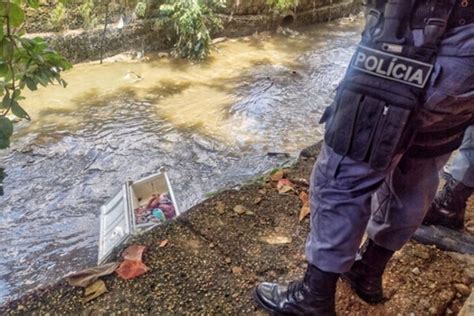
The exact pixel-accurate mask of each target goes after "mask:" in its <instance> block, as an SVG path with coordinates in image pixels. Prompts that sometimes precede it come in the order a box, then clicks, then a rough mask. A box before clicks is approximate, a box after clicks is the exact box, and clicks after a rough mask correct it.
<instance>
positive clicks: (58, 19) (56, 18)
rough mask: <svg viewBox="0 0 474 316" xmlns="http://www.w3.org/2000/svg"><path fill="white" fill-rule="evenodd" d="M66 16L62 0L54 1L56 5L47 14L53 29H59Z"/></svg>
mask: <svg viewBox="0 0 474 316" xmlns="http://www.w3.org/2000/svg"><path fill="white" fill-rule="evenodd" d="M65 18H66V7H65V5H64V3H63V2H58V3H56V7H55V8H54V9H53V10H52V11H51V13H50V14H49V20H48V22H49V24H51V26H52V27H54V28H55V29H57V30H58V29H61V28H62V26H63V24H64V20H65Z"/></svg>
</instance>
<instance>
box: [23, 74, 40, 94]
mask: <svg viewBox="0 0 474 316" xmlns="http://www.w3.org/2000/svg"><path fill="white" fill-rule="evenodd" d="M25 83H26V86H27V87H28V89H30V90H31V91H35V90H38V87H37V83H36V82H35V81H34V80H33V79H31V78H30V77H26V78H25Z"/></svg>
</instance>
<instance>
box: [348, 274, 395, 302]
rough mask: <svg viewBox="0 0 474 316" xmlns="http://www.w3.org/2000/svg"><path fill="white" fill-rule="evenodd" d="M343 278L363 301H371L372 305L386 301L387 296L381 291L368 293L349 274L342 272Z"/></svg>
mask: <svg viewBox="0 0 474 316" xmlns="http://www.w3.org/2000/svg"><path fill="white" fill-rule="evenodd" d="M341 280H343V281H344V282H345V283H346V284H348V285H349V286H350V287H351V289H352V290H354V292H356V294H357V296H359V297H360V298H361V299H362V300H363V301H365V302H366V303H369V304H371V305H375V304H379V303H382V302H383V301H385V300H386V299H385V297H384V296H383V293H381V292H375V293H368V292H366V291H364V290H363V289H361V288H360V287H359V286H358V285H357V283H356V282H355V281H353V280H352V279H351V278H350V277H349V276H347V275H345V274H341Z"/></svg>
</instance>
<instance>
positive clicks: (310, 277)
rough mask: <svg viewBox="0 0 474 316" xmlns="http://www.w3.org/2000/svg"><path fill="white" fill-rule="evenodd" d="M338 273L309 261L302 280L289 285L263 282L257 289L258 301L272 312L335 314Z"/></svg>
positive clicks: (276, 313) (280, 313) (256, 298)
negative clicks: (324, 269)
mask: <svg viewBox="0 0 474 316" xmlns="http://www.w3.org/2000/svg"><path fill="white" fill-rule="evenodd" d="M338 278H339V274H337V273H331V272H324V271H322V270H320V269H318V268H316V267H315V266H313V265H311V264H308V268H307V269H306V273H305V276H304V278H303V280H302V281H294V282H291V283H290V284H289V285H287V286H283V285H279V284H276V283H261V284H259V285H258V286H257V288H256V289H255V300H256V301H257V303H258V304H259V305H260V306H262V307H263V308H265V309H266V310H267V311H269V312H271V313H272V314H273V315H324V316H326V315H328V316H329V315H331V316H332V315H336V310H335V293H336V283H337V279H338Z"/></svg>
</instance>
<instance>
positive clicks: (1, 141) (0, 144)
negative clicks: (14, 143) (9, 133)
mask: <svg viewBox="0 0 474 316" xmlns="http://www.w3.org/2000/svg"><path fill="white" fill-rule="evenodd" d="M8 147H10V137H2V136H0V149H5V148H8Z"/></svg>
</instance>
